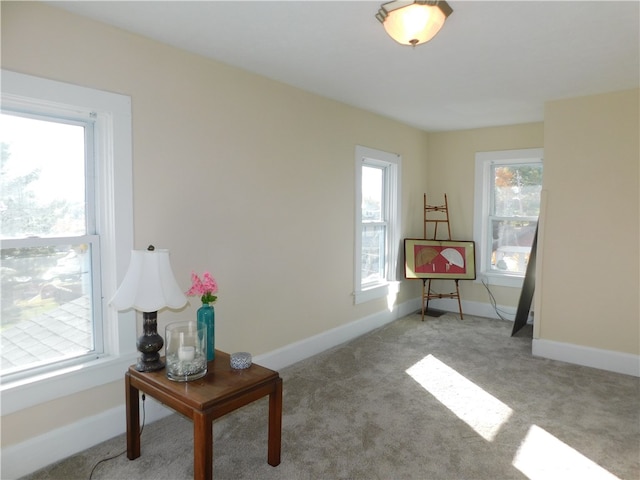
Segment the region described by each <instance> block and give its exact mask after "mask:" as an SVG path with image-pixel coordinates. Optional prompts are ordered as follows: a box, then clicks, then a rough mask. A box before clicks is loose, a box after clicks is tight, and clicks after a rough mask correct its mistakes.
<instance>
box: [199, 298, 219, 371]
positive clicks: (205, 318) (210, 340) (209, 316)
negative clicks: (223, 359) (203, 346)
mask: <svg viewBox="0 0 640 480" xmlns="http://www.w3.org/2000/svg"><path fill="white" fill-rule="evenodd" d="M202 324H204V325H206V326H207V361H208V362H210V361H211V360H213V359H214V358H215V356H216V332H215V328H216V312H215V310H214V309H213V307H212V306H211V305H209V304H208V303H203V304H202V306H201V307H200V308H199V309H198V326H200V325H202Z"/></svg>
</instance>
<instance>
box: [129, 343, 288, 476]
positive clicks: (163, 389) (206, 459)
mask: <svg viewBox="0 0 640 480" xmlns="http://www.w3.org/2000/svg"><path fill="white" fill-rule="evenodd" d="M229 360H230V359H229V354H227V353H225V352H221V351H219V350H216V356H215V360H214V361H212V362H209V365H208V367H207V368H208V371H207V375H206V376H205V377H203V378H201V379H199V380H194V381H191V382H173V381H171V380H169V379H168V378H167V376H166V372H165V371H164V370H160V371H157V372H147V373H143V372H138V371H137V370H136V369H135V368H134V366H133V365H132V366H131V367H129V370H128V371H127V373H125V389H126V398H127V458H129V460H134V459H136V458H138V457H139V456H140V410H139V392H143V393H145V394H147V395H150V396H151V397H153V398H155V399H156V400H158V401H160V402H161V403H163V404H165V405H167V406H168V407H171V408H172V409H174V410H175V411H177V412H179V413H181V414H183V415H185V416H186V417H188V418H190V419H191V420H192V421H193V477H194V479H195V480H211V479H212V478H213V434H212V425H211V423H212V422H213V420H215V419H216V418H219V417H221V416H223V415H226V414H227V413H229V412H232V411H234V410H236V409H237V408H240V407H242V406H244V405H247V404H249V403H251V402H254V401H256V400H258V399H260V398H262V397H264V396H266V395H269V439H268V449H267V451H268V453H267V461H268V463H269V465H272V466H274V467H275V466H277V465H279V464H280V446H281V435H282V379H281V378H280V375H279V374H278V372H275V371H273V370H269V369H268V368H264V367H261V366H260V365H256V364H252V365H251V366H250V367H249V368H247V369H245V370H234V369H232V368H231V367H230V363H229Z"/></svg>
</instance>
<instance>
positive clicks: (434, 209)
mask: <svg viewBox="0 0 640 480" xmlns="http://www.w3.org/2000/svg"><path fill="white" fill-rule="evenodd" d="M430 223H433V224H434V227H433V237H431V238H429V236H428V234H427V230H428V228H427V225H428V224H430ZM441 223H445V224H446V225H447V234H448V235H449V236H448V238H446V239H441V240H451V225H450V224H449V203H448V201H447V194H446V193H445V194H444V205H429V204H428V203H427V194H426V193H425V194H424V239H425V240H436V239H437V238H436V236H437V235H438V225H439V224H441ZM454 282H455V283H456V291H455V292H451V293H432V292H431V279H430V278H424V279H423V280H422V321H423V322H424V314H425V312H426V311H427V310H428V309H429V300H431V299H432V298H457V299H458V309H459V310H460V320H464V317H463V315H462V302H460V288H459V286H458V280H457V279H456V280H454ZM425 301H426V303H425Z"/></svg>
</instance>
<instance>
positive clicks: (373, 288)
mask: <svg viewBox="0 0 640 480" xmlns="http://www.w3.org/2000/svg"><path fill="white" fill-rule="evenodd" d="M363 165H368V166H371V167H375V168H381V169H383V172H384V173H383V176H384V179H383V189H384V190H385V191H384V192H383V195H384V198H383V200H382V203H383V205H384V215H385V218H384V219H383V221H382V222H375V223H377V224H384V225H386V238H385V267H384V268H385V275H384V278H383V279H381V280H380V281H377V282H370V283H367V284H366V285H363V284H362V231H363V225H364V224H365V222H363V218H362V167H363ZM401 167H402V157H401V156H400V155H398V154H395V153H389V152H384V151H382V150H376V149H373V148H369V147H364V146H361V145H357V146H356V151H355V172H356V175H355V177H356V178H355V248H354V291H353V296H354V303H355V304H360V303H364V302H367V301H370V300H374V299H377V298H383V297H388V296H389V295H392V294H395V293H396V292H397V288H398V281H397V278H398V272H397V269H398V253H399V249H400V212H401V209H400V198H401V196H400V193H401V192H400V190H401V189H400V186H401V184H400V179H401ZM367 224H371V222H367Z"/></svg>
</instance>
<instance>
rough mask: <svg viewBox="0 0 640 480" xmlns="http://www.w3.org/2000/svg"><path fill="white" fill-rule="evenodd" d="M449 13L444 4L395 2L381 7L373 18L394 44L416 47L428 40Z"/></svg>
mask: <svg viewBox="0 0 640 480" xmlns="http://www.w3.org/2000/svg"><path fill="white" fill-rule="evenodd" d="M452 12H453V9H452V8H451V7H450V6H449V4H447V2H444V1H421V0H415V1H395V2H389V3H385V4H383V5H382V6H381V7H380V10H379V11H378V14H377V15H376V18H377V19H378V20H379V21H380V22H381V23H382V25H383V26H384V29H385V30H386V32H387V33H388V34H389V36H390V37H391V38H393V39H394V40H395V41H396V42H398V43H400V44H402V45H413V46H416V45H419V44H421V43H425V42H428V41H429V40H431V39H432V38H433V37H434V36H435V35H436V34H437V33H438V32H439V31H440V29H441V28H442V26H443V25H444V22H445V20H446V19H447V17H448V16H449V15H450V14H451V13H452Z"/></svg>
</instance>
